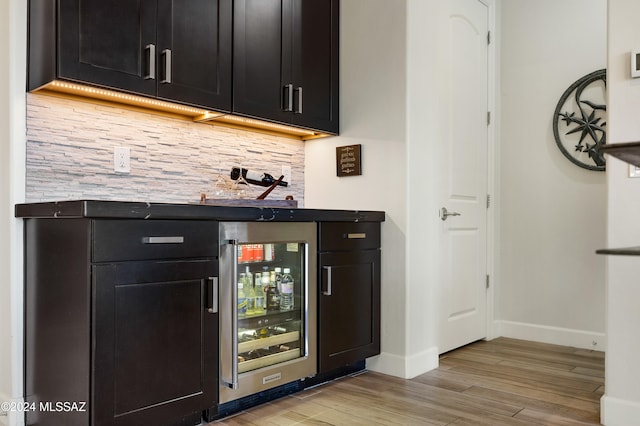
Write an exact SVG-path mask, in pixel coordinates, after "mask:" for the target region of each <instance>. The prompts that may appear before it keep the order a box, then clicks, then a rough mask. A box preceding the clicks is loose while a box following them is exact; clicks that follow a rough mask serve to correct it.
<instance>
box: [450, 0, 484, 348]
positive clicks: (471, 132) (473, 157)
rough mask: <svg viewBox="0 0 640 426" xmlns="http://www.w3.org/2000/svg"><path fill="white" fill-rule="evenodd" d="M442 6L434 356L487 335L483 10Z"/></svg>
mask: <svg viewBox="0 0 640 426" xmlns="http://www.w3.org/2000/svg"><path fill="white" fill-rule="evenodd" d="M448 4H449V5H450V11H449V15H448V18H449V22H448V31H449V34H448V40H449V49H448V64H447V65H448V70H447V71H448V76H449V81H448V84H447V91H448V93H447V95H448V107H449V109H448V111H447V116H448V132H447V136H448V139H449V140H448V149H449V151H448V154H447V160H448V163H447V164H446V165H447V169H448V173H447V176H443V184H444V187H443V193H444V196H443V199H442V207H444V208H445V209H447V211H448V212H449V214H450V215H449V216H446V215H445V214H443V213H444V211H442V210H441V214H440V216H441V217H440V220H441V223H442V232H441V243H442V248H443V250H444V253H443V254H444V259H446V261H445V262H446V265H445V268H444V283H443V285H444V291H443V292H442V298H443V300H442V303H440V307H441V317H440V338H439V350H440V353H442V352H446V351H449V350H451V349H454V348H457V347H460V346H463V345H465V344H467V343H471V342H473V341H475V340H478V339H482V338H483V337H486V335H487V320H486V315H487V308H486V307H487V300H486V294H487V291H486V273H487V272H486V271H487V188H488V175H487V170H488V168H487V150H488V124H487V120H488V103H487V101H488V38H487V37H488V7H487V5H485V4H484V3H482V2H481V1H480V0H448ZM457 214H459V215H457ZM443 219H446V220H443Z"/></svg>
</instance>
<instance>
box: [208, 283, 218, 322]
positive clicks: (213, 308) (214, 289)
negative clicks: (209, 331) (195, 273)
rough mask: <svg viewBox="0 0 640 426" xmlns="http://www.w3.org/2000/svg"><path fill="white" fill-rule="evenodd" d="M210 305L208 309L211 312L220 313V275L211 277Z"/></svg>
mask: <svg viewBox="0 0 640 426" xmlns="http://www.w3.org/2000/svg"><path fill="white" fill-rule="evenodd" d="M208 281H209V305H208V306H207V311H208V312H209V313H210V314H217V313H218V277H209V279H208Z"/></svg>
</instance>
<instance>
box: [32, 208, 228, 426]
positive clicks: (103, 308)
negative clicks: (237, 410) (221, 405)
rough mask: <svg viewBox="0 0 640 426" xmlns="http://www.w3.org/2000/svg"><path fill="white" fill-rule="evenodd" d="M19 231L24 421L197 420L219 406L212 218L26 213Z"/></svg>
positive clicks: (114, 422)
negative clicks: (27, 407) (60, 405)
mask: <svg viewBox="0 0 640 426" xmlns="http://www.w3.org/2000/svg"><path fill="white" fill-rule="evenodd" d="M25 235H26V259H25V264H26V285H25V299H26V300H25V312H26V315H25V399H26V401H27V403H33V405H32V406H33V407H34V408H35V410H33V411H27V412H26V424H28V425H36V424H38V425H65V426H67V425H95V426H99V425H141V424H162V425H190V424H199V423H200V420H201V418H202V411H203V410H205V409H210V408H211V407H215V405H216V404H217V401H218V315H217V312H216V307H217V303H214V302H215V298H216V297H217V288H216V285H217V268H218V264H217V255H218V251H217V223H216V222H206V221H202V222H197V221H135V220H124V221H123V220H92V219H27V220H25ZM56 402H65V403H69V404H73V403H77V404H78V405H76V406H75V407H76V408H77V409H75V410H74V409H73V408H74V406H73V405H71V408H72V409H71V410H64V409H63V410H56V409H55V408H56V406H55V404H56ZM49 403H52V404H50V405H47V404H49ZM47 408H51V409H47Z"/></svg>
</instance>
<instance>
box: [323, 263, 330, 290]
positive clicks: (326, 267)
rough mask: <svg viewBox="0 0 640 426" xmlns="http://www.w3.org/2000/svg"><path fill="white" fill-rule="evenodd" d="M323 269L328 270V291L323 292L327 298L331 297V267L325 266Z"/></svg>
mask: <svg viewBox="0 0 640 426" xmlns="http://www.w3.org/2000/svg"><path fill="white" fill-rule="evenodd" d="M322 269H326V270H327V289H326V290H323V291H322V294H324V295H325V296H331V269H332V267H331V266H323V267H322Z"/></svg>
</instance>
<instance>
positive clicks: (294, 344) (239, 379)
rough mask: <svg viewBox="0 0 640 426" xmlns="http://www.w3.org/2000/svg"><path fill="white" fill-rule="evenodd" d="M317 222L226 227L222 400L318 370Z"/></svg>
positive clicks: (223, 239) (222, 241) (222, 260)
mask: <svg viewBox="0 0 640 426" xmlns="http://www.w3.org/2000/svg"><path fill="white" fill-rule="evenodd" d="M316 241H317V224H316V223H314V222H310V223H282V222H279V223H276V222H222V223H221V224H220V380H221V387H220V403H225V402H228V401H233V400H236V399H238V398H242V397H244V396H247V395H251V394H255V393H258V392H261V391H263V390H267V389H270V388H273V387H277V386H280V385H284V384H286V383H290V382H293V381H296V380H299V379H303V378H306V377H311V376H314V375H315V374H316V289H317V287H316V286H317V284H316V271H317V261H316V247H317V244H316Z"/></svg>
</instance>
